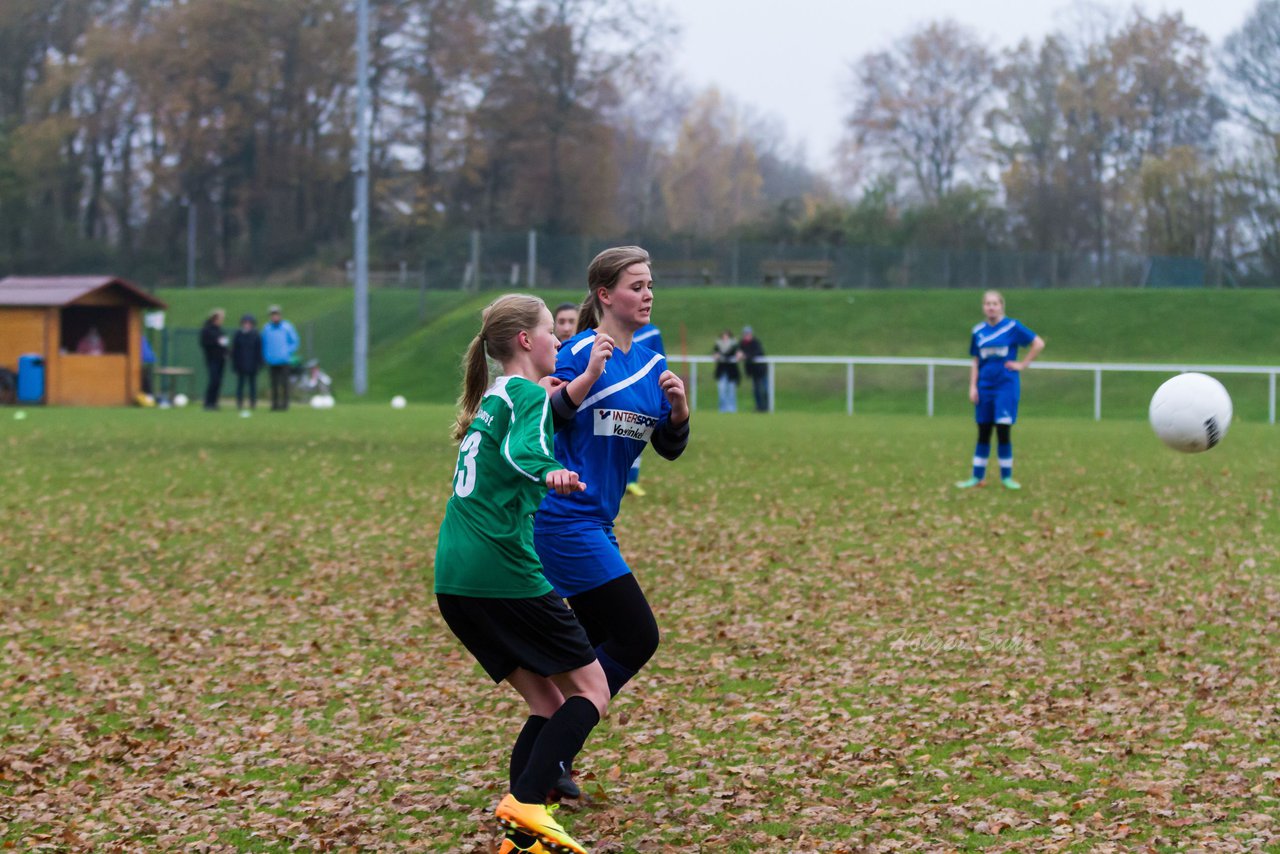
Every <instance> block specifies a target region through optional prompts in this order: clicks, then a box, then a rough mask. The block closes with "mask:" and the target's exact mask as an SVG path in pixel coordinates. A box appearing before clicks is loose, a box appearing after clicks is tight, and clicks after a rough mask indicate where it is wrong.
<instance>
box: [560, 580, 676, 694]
mask: <svg viewBox="0 0 1280 854" xmlns="http://www.w3.org/2000/svg"><path fill="white" fill-rule="evenodd" d="M569 607H571V608H573V613H574V614H575V615H576V616H577V617H578V622H579V623H582V627H583V628H584V629H586V630H587V637H588V638H589V639H590V641H591V645H592V646H595V647H600V648H601V649H602V650H603V651H604V652H605V654H606V655H608V656H609V657H610V658H612V659H613V660H614V661H616V662H618V663H619V664H621V665H622V666H624V667H626V668H629V669H630V670H633V671H635V670H639V669H640V668H641V667H644V665H645V663H646V662H647V661H648V660H649V659H650V658H652V657H653V654H654V653H655V652H657V651H658V621H657V620H655V619H654V617H653V611H652V609H650V608H649V600H647V599H645V598H644V591H643V590H641V589H640V584H639V583H638V582H637V581H636V577H635V576H634V575H632V574H630V573H627V574H626V575H623V576H620V577H618V578H615V579H613V580H612V581H607V582H605V583H604V584H602V585H600V586H599V587H597V588H595V589H594V590H588V591H587V592H586V593H579V594H578V595H577V596H570V597H569Z"/></svg>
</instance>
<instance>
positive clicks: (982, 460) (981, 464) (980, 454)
mask: <svg viewBox="0 0 1280 854" xmlns="http://www.w3.org/2000/svg"><path fill="white" fill-rule="evenodd" d="M990 459H991V443H990V442H979V443H978V444H977V446H975V447H974V449H973V479H974V480H982V479H983V478H985V477H986V476H987V462H988V461H989V460H990Z"/></svg>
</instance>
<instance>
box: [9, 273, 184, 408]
mask: <svg viewBox="0 0 1280 854" xmlns="http://www.w3.org/2000/svg"><path fill="white" fill-rule="evenodd" d="M158 308H165V304H164V303H163V302H161V301H160V300H158V299H156V298H155V297H153V296H151V295H150V294H148V293H146V292H145V291H143V290H142V289H140V288H138V287H137V286H136V285H132V284H130V283H129V282H126V281H125V280H124V279H118V278H115V277H113V276H66V277H27V276H10V277H9V278H7V279H0V367H5V368H9V369H10V370H13V371H16V370H17V369H18V359H19V357H20V356H23V355H26V354H29V353H36V354H39V355H40V356H42V357H44V374H45V376H44V379H45V383H44V402H45V403H49V404H63V405H69V406H123V405H127V404H130V403H132V402H133V400H134V398H135V397H136V396H137V394H138V392H139V391H140V390H141V387H142V312H143V311H144V310H148V309H158ZM93 333H96V336H95V335H94V334H93ZM95 339H100V341H101V344H100V346H99V345H97V344H96V343H95V344H94V345H93V346H87V345H88V342H89V341H90V340H95ZM78 351H79V352H78ZM85 351H91V352H85Z"/></svg>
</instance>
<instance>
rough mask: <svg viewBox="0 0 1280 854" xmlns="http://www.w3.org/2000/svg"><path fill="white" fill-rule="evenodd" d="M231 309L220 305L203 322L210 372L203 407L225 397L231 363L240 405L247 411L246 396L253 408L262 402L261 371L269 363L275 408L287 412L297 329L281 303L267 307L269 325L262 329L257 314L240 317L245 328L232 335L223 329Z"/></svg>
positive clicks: (211, 408)
mask: <svg viewBox="0 0 1280 854" xmlns="http://www.w3.org/2000/svg"><path fill="white" fill-rule="evenodd" d="M226 316H227V313H226V312H225V311H223V310H222V309H220V308H215V309H214V310H213V311H211V312H210V313H209V317H208V318H207V319H206V320H205V322H204V326H202V327H201V328H200V348H201V349H202V350H203V351H204V363H205V368H206V371H207V373H208V378H209V379H208V383H207V384H206V385H205V392H204V408H205V409H206V410H209V411H215V410H217V409H218V401H219V400H220V398H221V397H222V375H223V372H224V370H225V369H226V364H227V361H228V357H229V360H230V362H231V369H232V370H233V371H235V374H236V409H239V410H240V411H242V412H245V411H248V410H246V409H245V402H246V401H248V404H249V409H254V408H256V407H257V405H258V372H259V371H261V370H262V368H263V366H264V365H265V366H266V367H267V370H268V372H269V373H270V376H271V410H272V411H273V412H282V411H284V410H286V409H288V408H289V371H290V368H291V367H292V366H293V363H294V361H295V360H296V356H297V352H298V342H299V339H298V332H297V330H296V329H294V328H293V324H292V323H290V322H289V321H287V320H285V319H284V316H283V315H282V314H281V312H280V306H278V305H273V306H270V307H269V308H268V309H267V316H268V320H267V325H266V326H264V327H262V329H261V330H259V329H258V321H257V318H255V317H254V316H253V315H252V314H246V315H243V316H241V318H240V328H239V329H237V330H236V334H235V336H234V337H233V338H228V337H227V335H226V333H225V332H224V331H223V329H222V323H223V321H224V320H225V319H226Z"/></svg>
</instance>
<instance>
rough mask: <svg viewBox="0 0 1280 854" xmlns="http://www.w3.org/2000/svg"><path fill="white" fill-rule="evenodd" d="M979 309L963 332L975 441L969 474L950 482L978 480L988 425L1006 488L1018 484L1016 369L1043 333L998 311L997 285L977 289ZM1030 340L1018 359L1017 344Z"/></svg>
mask: <svg viewBox="0 0 1280 854" xmlns="http://www.w3.org/2000/svg"><path fill="white" fill-rule="evenodd" d="M982 313H983V315H984V316H985V317H986V320H984V321H983V322H982V323H979V324H978V325H977V326H975V327H973V332H972V335H971V336H970V338H969V355H971V356H973V366H972V367H971V368H970V369H969V400H970V401H972V402H973V415H974V420H975V421H977V422H978V443H977V446H976V447H975V449H974V452H973V475H972V476H971V477H970V478H969V479H968V480H962V481H960V482H959V483H957V484H956V486H957V487H959V488H960V489H969V488H971V487H974V486H983V485H984V484H985V482H986V476H987V461H988V460H989V459H990V457H991V430H992V428H995V431H996V442H997V443H998V444H997V455H998V459H999V461H1000V482H1001V483H1003V484H1004V485H1005V487H1007V488H1008V489H1021V488H1022V485H1021V484H1019V483H1018V482H1017V481H1016V480H1014V479H1013V439H1012V433H1013V425H1014V423H1015V422H1016V421H1017V420H1018V398H1019V397H1020V395H1021V379H1020V374H1021V372H1022V371H1024V370H1026V368H1027V366H1028V365H1030V364H1031V363H1032V362H1033V361H1035V358H1036V356H1039V355H1040V351H1041V350H1043V349H1044V339H1043V338H1041V337H1040V336H1039V335H1037V334H1035V333H1034V332H1032V331H1031V330H1030V329H1028V328H1027V327H1025V326H1023V325H1022V323H1021V322H1019V321H1017V320H1014V319H1013V318H1011V317H1005V316H1004V297H1003V296H1001V295H1000V292H999V291H987V292H986V293H985V294H983V295H982ZM1026 345H1030V346H1029V347H1028V348H1027V355H1026V356H1025V357H1023V359H1022V360H1021V361H1018V348H1019V347H1021V346H1026Z"/></svg>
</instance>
